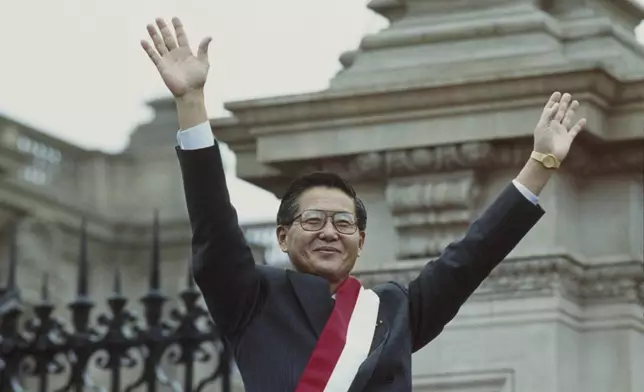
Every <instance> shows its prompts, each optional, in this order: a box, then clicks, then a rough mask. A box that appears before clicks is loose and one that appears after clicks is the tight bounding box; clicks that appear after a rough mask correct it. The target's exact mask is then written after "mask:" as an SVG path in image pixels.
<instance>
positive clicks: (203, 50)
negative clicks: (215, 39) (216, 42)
mask: <svg viewBox="0 0 644 392" xmlns="http://www.w3.org/2000/svg"><path fill="white" fill-rule="evenodd" d="M210 41H212V38H211V37H206V38H204V39H203V40H201V43H200V44H199V49H197V58H198V59H199V60H200V61H204V62H206V61H208V46H209V45H210Z"/></svg>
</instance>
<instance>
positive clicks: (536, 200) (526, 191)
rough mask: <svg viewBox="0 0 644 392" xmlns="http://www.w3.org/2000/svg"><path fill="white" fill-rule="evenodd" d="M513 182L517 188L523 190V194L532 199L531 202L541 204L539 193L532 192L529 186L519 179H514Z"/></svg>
mask: <svg viewBox="0 0 644 392" xmlns="http://www.w3.org/2000/svg"><path fill="white" fill-rule="evenodd" d="M512 183H513V184H514V186H515V187H516V188H517V190H518V191H519V192H521V194H522V195H523V196H525V198H526V199H528V200H530V202H531V203H532V204H534V205H537V204H539V197H538V196H537V195H535V194H534V193H532V192H530V190H529V189H528V188H526V187H525V186H524V185H523V184H521V183H520V182H519V181H517V180H512Z"/></svg>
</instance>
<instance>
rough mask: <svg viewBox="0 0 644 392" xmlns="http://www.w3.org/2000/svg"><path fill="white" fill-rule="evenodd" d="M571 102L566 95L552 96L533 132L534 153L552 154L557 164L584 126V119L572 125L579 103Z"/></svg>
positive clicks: (555, 94)
mask: <svg viewBox="0 0 644 392" xmlns="http://www.w3.org/2000/svg"><path fill="white" fill-rule="evenodd" d="M571 101H572V96H571V95H570V94H568V93H565V94H563V96H562V95H561V93H560V92H555V93H554V94H552V96H551V97H550V99H549V100H548V103H546V106H545V108H544V109H543V113H542V114H541V118H540V119H539V123H538V124H537V126H536V128H535V130H534V151H537V152H540V153H542V154H552V155H554V156H555V158H557V159H558V160H559V162H563V160H564V159H565V158H566V156H567V155H568V152H569V151H570V146H571V144H572V142H573V140H575V137H576V136H577V135H578V134H579V132H581V131H582V129H583V128H584V125H586V119H585V118H582V119H580V120H579V121H577V122H576V123H575V124H574V125H572V120H573V116H574V115H575V110H577V108H579V102H577V101H572V102H571ZM571 125H572V126H571Z"/></svg>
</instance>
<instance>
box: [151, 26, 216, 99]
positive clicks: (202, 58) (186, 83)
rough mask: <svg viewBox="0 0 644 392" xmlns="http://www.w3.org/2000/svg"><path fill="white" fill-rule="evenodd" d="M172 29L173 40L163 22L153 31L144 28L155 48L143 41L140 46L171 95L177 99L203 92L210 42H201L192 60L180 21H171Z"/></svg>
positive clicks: (208, 66)
mask: <svg viewBox="0 0 644 392" xmlns="http://www.w3.org/2000/svg"><path fill="white" fill-rule="evenodd" d="M172 25H173V26H174V31H175V33H176V39H175V37H174V36H173V34H172V31H171V30H170V27H169V26H168V25H167V24H166V23H165V21H164V20H163V19H157V20H156V27H155V26H154V25H151V24H150V25H148V26H147V30H148V33H149V34H150V38H152V42H153V44H154V46H153V45H151V44H150V43H149V42H148V41H145V40H142V41H141V46H142V47H143V49H144V50H145V52H146V53H147V54H148V56H149V57H150V60H152V62H153V63H154V65H155V66H156V67H157V70H158V71H159V74H160V75H161V78H162V79H163V82H164V83H165V84H166V86H167V87H168V89H169V90H170V92H171V93H172V95H174V96H175V97H177V98H178V97H183V96H185V95H186V94H188V93H190V92H193V91H200V90H201V89H203V86H204V85H205V83H206V78H207V76H208V69H209V68H210V64H209V62H208V45H209V44H210V41H211V38H209V37H207V38H204V39H203V40H202V41H201V43H200V44H199V48H198V50H197V55H196V56H195V55H193V54H192V50H191V49H190V45H189V42H188V37H187V35H186V32H185V31H184V28H183V25H182V23H181V21H180V20H179V18H173V19H172ZM157 28H158V30H157Z"/></svg>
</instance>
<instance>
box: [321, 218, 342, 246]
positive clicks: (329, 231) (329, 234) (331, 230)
mask: <svg viewBox="0 0 644 392" xmlns="http://www.w3.org/2000/svg"><path fill="white" fill-rule="evenodd" d="M319 237H320V238H322V239H325V240H327V241H333V240H336V239H338V232H337V230H336V229H335V226H333V222H332V221H331V218H330V217H329V218H327V220H326V222H325V223H324V226H323V227H322V229H320V232H319Z"/></svg>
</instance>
